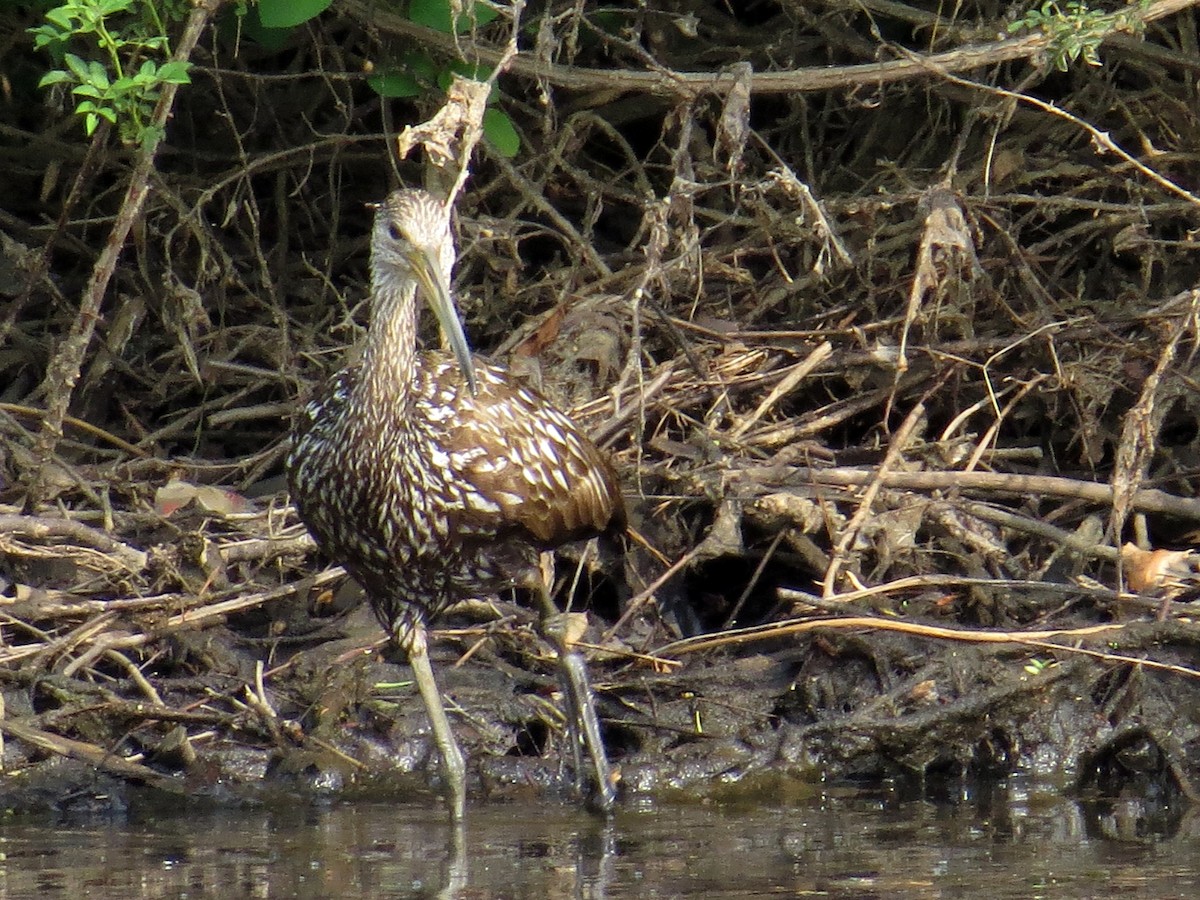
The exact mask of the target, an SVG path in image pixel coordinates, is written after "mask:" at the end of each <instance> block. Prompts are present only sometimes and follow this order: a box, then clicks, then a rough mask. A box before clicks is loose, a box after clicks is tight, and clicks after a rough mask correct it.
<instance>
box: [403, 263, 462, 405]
mask: <svg viewBox="0 0 1200 900" xmlns="http://www.w3.org/2000/svg"><path fill="white" fill-rule="evenodd" d="M409 265H410V266H411V268H412V270H413V272H415V273H416V276H417V281H418V282H419V283H420V285H421V292H422V293H423V294H424V295H425V302H426V303H428V304H429V308H430V309H432V310H433V314H434V315H435V316H437V321H438V327H439V328H441V330H442V335H443V336H444V337H445V339H446V342H447V343H449V344H450V349H451V350H452V351H453V352H454V358H455V359H457V360H458V365H459V367H460V368H461V369H462V371H463V375H465V376H466V379H467V386H468V387H469V388H470V389H471V394H472V396H474V395H475V394H476V393H477V392H478V390H477V388H478V382H477V381H476V379H475V362H474V360H472V359H471V347H470V345H468V344H467V335H466V333H465V332H464V331H463V327H462V322H460V321H459V319H458V310H456V309H455V308H454V300H453V299H452V298H451V297H450V282H449V279H448V278H447V273H445V272H443V271H442V264H441V263H440V262H439V261H438V259H437V255H436V253H435V252H433V251H427V250H424V249H422V248H420V247H413V248H412V251H411V253H410V256H409Z"/></svg>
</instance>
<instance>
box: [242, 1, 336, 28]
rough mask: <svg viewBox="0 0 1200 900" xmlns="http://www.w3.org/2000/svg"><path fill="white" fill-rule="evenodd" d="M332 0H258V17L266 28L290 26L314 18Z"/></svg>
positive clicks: (325, 8)
mask: <svg viewBox="0 0 1200 900" xmlns="http://www.w3.org/2000/svg"><path fill="white" fill-rule="evenodd" d="M331 3H333V0H258V17H259V20H260V21H261V22H262V23H263V25H264V26H266V27H267V28H291V27H292V26H294V25H302V24H304V23H305V22H307V21H308V20H309V19H315V18H316V17H317V16H319V15H320V14H321V13H323V12H325V10H327V9H329V6H330V4H331Z"/></svg>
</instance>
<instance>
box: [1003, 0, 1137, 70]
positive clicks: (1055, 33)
mask: <svg viewBox="0 0 1200 900" xmlns="http://www.w3.org/2000/svg"><path fill="white" fill-rule="evenodd" d="M1148 6H1149V0H1139V2H1138V3H1137V4H1132V5H1130V6H1128V7H1126V8H1125V9H1123V10H1119V11H1118V12H1105V11H1103V10H1096V9H1091V8H1089V7H1088V5H1087V4H1086V3H1085V2H1082V0H1068V2H1067V3H1063V4H1061V5H1060V4H1059V3H1058V2H1057V0H1046V2H1045V3H1043V4H1042V5H1041V6H1040V7H1034V8H1033V9H1030V10H1029V11H1027V12H1026V13H1025V15H1024V16H1022V17H1021V18H1020V19H1018V20H1017V21H1015V22H1012V23H1011V24H1010V25H1009V26H1008V30H1009V33H1013V32H1016V31H1020V30H1021V29H1023V28H1028V29H1031V30H1034V31H1041V32H1042V33H1043V34H1045V35H1046V36H1047V37H1049V38H1050V46H1049V52H1050V61H1051V62H1052V63H1054V67H1055V68H1056V69H1058V70H1059V71H1060V72H1065V71H1067V69H1068V67H1069V66H1070V64H1071V63H1073V62H1075V61H1076V60H1078V59H1080V58H1082V59H1083V61H1084V62H1085V63H1087V64H1088V65H1089V66H1098V65H1100V54H1099V50H1100V44H1101V43H1103V41H1104V39H1105V38H1106V37H1107V36H1108V35H1110V34H1112V32H1114V31H1125V32H1129V33H1131V34H1140V33H1141V32H1142V30H1143V29H1144V28H1145V22H1144V21H1143V20H1142V17H1141V13H1142V12H1143V11H1144V10H1145V9H1146V8H1147V7H1148Z"/></svg>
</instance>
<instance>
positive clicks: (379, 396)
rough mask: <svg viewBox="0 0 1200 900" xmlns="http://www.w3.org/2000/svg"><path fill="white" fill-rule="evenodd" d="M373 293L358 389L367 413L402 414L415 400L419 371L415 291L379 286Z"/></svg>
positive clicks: (412, 289)
mask: <svg viewBox="0 0 1200 900" xmlns="http://www.w3.org/2000/svg"><path fill="white" fill-rule="evenodd" d="M373 293H374V296H373V297H372V298H371V327H370V330H369V331H368V332H367V346H366V350H365V351H364V352H363V361H362V370H361V372H362V374H361V376H360V377H359V381H358V389H359V391H360V392H361V393H362V394H363V396H362V400H363V401H364V403H365V408H366V409H369V410H379V411H390V410H398V409H402V408H404V407H405V406H407V404H408V402H409V398H410V397H411V396H412V389H413V379H414V378H415V377H416V370H417V362H416V359H417V346H416V344H417V304H416V302H415V299H416V298H415V288H414V287H412V286H409V287H397V288H393V287H388V286H386V285H384V286H378V285H377V286H376V287H375V289H374V291H373Z"/></svg>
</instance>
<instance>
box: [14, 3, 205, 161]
mask: <svg viewBox="0 0 1200 900" xmlns="http://www.w3.org/2000/svg"><path fill="white" fill-rule="evenodd" d="M179 8H180V7H179V4H163V3H155V2H153V0H67V2H65V3H63V4H62V5H60V6H56V7H55V8H54V9H51V10H49V11H48V12H47V13H46V22H45V24H44V25H40V26H38V27H37V28H31V29H29V30H30V33H31V34H33V43H34V46H35V47H36V48H37V49H39V50H41V49H45V50H47V51H48V52H49V53H50V54H51V55H52V57H53V58H54V60H55V63H56V64H57V65H58V66H59V68H55V69H51V70H50V71H49V72H47V73H46V74H45V75H44V76H42V80H41V81H40V82H39V84H38V86H39V87H48V86H51V85H63V86H69V87H70V93H71V95H72V96H73V97H74V98H75V112H76V114H78V115H80V116H82V117H83V125H84V130H85V132H86V133H87V134H88V135H89V136H91V134H92V133H93V132H94V131H95V130H96V126H97V125H99V124H100V121H101V120H102V119H103V120H106V121H108V122H111V123H112V124H114V125H116V126H117V128H118V132H119V134H120V135H121V139H122V140H123V141H125V142H127V143H135V144H142V145H143V146H145V145H147V144H148V143H150V142H152V141H153V140H154V139H156V138H158V137H159V135H157V134H156V133H155V132H154V130H153V128H152V127H151V126H150V125H149V124H148V123H149V120H150V117H151V114H152V113H153V110H154V104H155V103H156V102H157V101H158V96H159V93H160V91H161V90H162V86H163V85H164V84H188V83H190V81H191V78H190V77H189V75H188V63H186V62H182V61H178V60H167V61H165V62H163V61H162V60H163V59H164V58H165V57H169V56H170V52H171V48H170V42H169V40H168V38H167V29H166V25H165V23H164V20H163V17H162V15H161V14H160V11H163V10H165V11H167V12H168V14H169V13H170V12H178V11H179ZM83 48H86V50H85V49H83ZM73 49H80V50H81V52H82V53H84V54H86V56H85V55H80V54H77V53H74V52H72V50H73ZM88 57H99V58H88Z"/></svg>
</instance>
